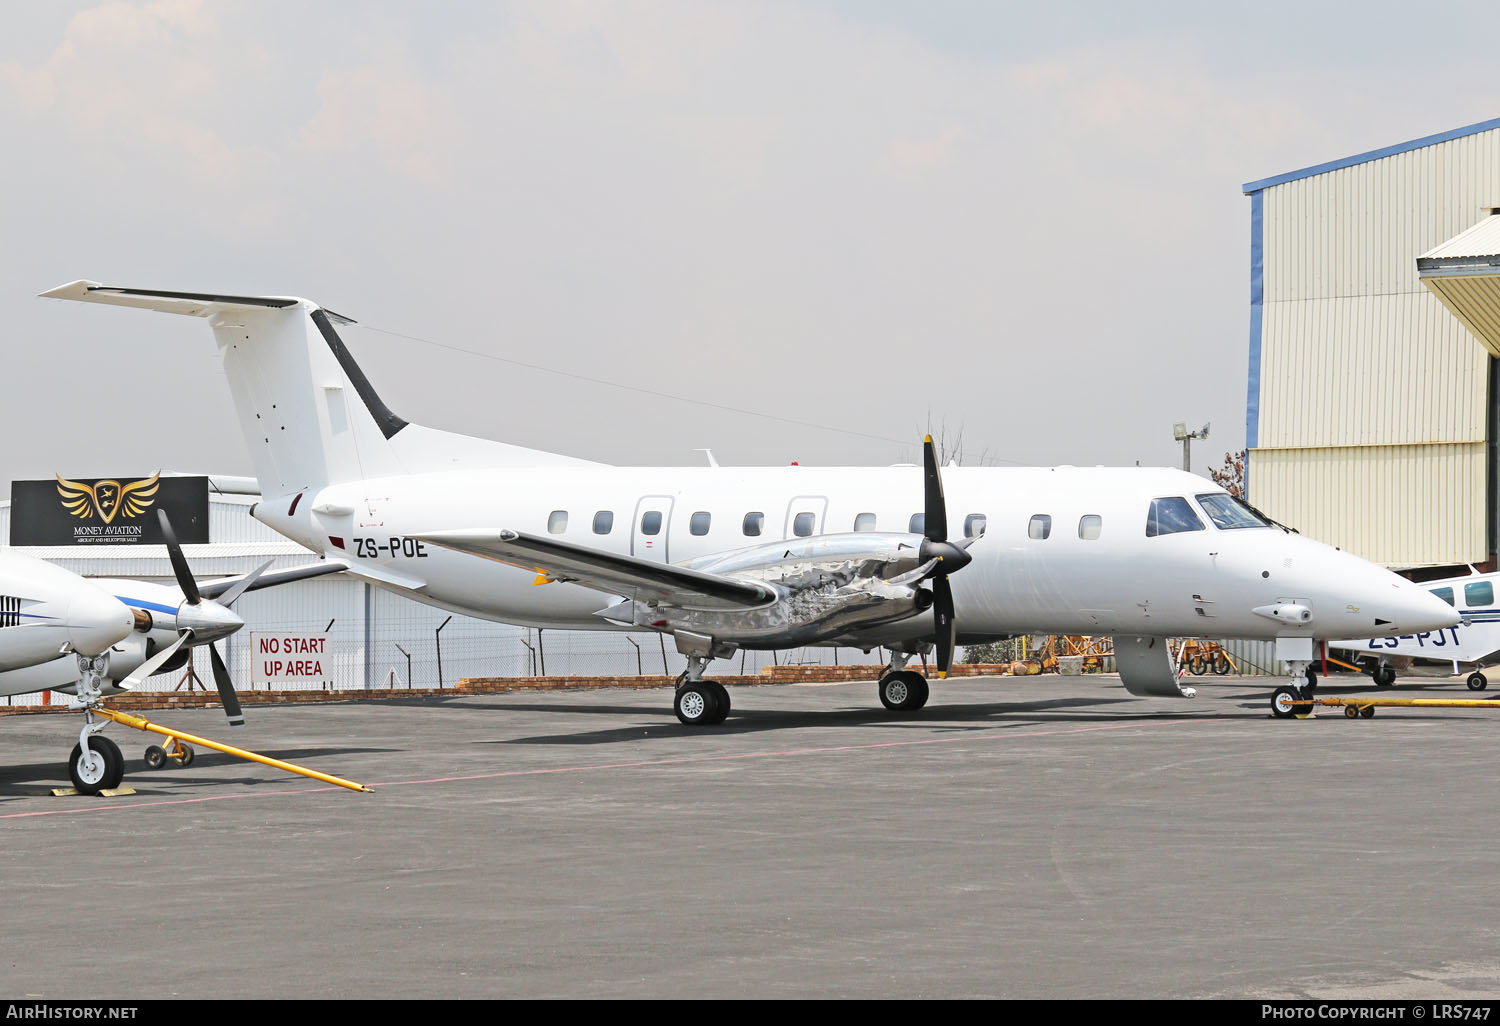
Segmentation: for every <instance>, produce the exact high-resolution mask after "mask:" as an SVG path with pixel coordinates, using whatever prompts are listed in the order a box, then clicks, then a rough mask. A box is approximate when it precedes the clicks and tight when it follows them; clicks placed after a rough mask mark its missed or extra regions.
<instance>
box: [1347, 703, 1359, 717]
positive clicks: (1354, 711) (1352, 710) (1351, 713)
mask: <svg viewBox="0 0 1500 1026" xmlns="http://www.w3.org/2000/svg"><path fill="white" fill-rule="evenodd" d="M1344 715H1345V716H1347V717H1349V718H1350V719H1351V720H1357V719H1359V706H1357V705H1346V706H1344Z"/></svg>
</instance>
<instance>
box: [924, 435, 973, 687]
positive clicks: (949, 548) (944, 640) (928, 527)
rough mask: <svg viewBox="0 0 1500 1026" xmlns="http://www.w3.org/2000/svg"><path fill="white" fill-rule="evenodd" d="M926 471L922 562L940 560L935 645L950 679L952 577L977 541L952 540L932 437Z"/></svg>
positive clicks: (934, 574)
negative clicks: (950, 578) (949, 578)
mask: <svg viewBox="0 0 1500 1026" xmlns="http://www.w3.org/2000/svg"><path fill="white" fill-rule="evenodd" d="M922 470H923V491H924V494H923V515H922V533H923V535H924V536H925V538H924V540H923V542H922V547H921V549H920V555H919V557H918V558H920V559H921V560H923V561H924V562H925V561H927V560H936V561H937V562H936V563H935V564H934V565H933V568H932V570H931V571H930V578H931V580H932V600H933V601H932V619H933V625H934V632H933V633H934V637H933V641H934V643H935V644H936V647H937V667H938V677H940V678H942V677H947V676H948V670H949V668H950V667H951V666H952V665H953V649H954V646H955V643H956V642H957V633H958V631H957V625H956V624H955V622H954V619H953V587H952V585H950V584H949V583H948V575H949V574H951V573H953V572H955V571H957V570H962V569H963V568H964V567H966V566H968V565H969V563H970V562H971V561H972V560H973V559H974V557H973V556H971V555H970V554H969V551H968V550H969V546H970V545H973V544H974V542H975V541H976V540H977V539H975V538H965V539H964V540H963V541H961V542H950V541H949V540H948V504H947V502H946V501H944V499H943V479H942V476H941V475H940V474H939V473H938V460H937V448H936V447H935V446H934V445H933V444H932V436H931V435H928V436H927V440H926V441H925V442H923V443H922Z"/></svg>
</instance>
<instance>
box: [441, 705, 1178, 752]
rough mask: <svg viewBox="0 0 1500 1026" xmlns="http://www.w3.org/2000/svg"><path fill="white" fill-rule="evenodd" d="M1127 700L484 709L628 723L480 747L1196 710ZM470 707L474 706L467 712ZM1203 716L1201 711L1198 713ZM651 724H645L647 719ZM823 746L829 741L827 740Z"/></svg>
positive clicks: (945, 727) (1154, 716) (1155, 716)
mask: <svg viewBox="0 0 1500 1026" xmlns="http://www.w3.org/2000/svg"><path fill="white" fill-rule="evenodd" d="M1134 703H1135V700H1134V699H1130V698H1076V697H1070V698H1057V699H1048V700H1044V701H1018V702H984V703H980V704H969V705H938V704H932V705H929V706H928V707H927V709H926V710H924V711H922V712H909V713H894V712H887V711H886V710H884V709H869V708H862V709H829V710H806V709H775V708H770V709H758V708H754V707H746V706H748V702H746V703H745V704H743V705H738V706H736V708H735V711H734V712H733V713H732V714H731V715H730V717H729V719H727V720H725V721H724V722H723V723H721V724H719V725H717V726H712V727H687V726H683V725H682V724H681V723H678V722H677V718H676V716H675V715H674V714H673V713H672V711H671V710H670V709H660V710H656V709H650V708H642V707H640V706H623V707H622V706H618V705H604V704H601V705H597V706H596V705H585V704H573V703H569V704H567V705H563V704H551V703H545V702H529V703H524V704H515V705H501V704H494V705H485V706H483V707H482V708H486V709H491V710H494V711H495V712H499V713H504V712H507V711H508V712H523V711H530V712H542V713H554V714H557V715H560V716H568V715H574V714H578V715H584V716H595V715H609V716H627V717H630V720H631V722H628V723H622V724H619V725H616V726H611V727H608V728H604V729H599V730H581V731H576V732H569V733H566V734H543V735H535V736H532V737H518V738H501V739H495V740H489V741H483V742H476V743H480V744H505V745H608V744H616V743H620V742H624V741H639V740H641V738H642V736H643V734H644V735H645V736H652V735H656V736H660V735H664V734H667V733H671V734H689V735H703V736H711V737H722V736H726V735H732V734H762V733H770V732H773V731H779V730H789V729H794V728H806V727H822V728H825V729H826V728H830V727H832V728H847V727H880V728H885V729H887V730H893V731H909V730H924V731H927V732H929V733H931V732H934V731H936V732H939V733H941V732H950V731H951V732H958V731H967V730H992V729H995V728H997V727H1004V728H1015V729H1021V728H1025V727H1027V726H1030V725H1032V724H1035V723H1038V722H1042V723H1128V722H1130V721H1132V720H1141V721H1146V720H1159V719H1161V718H1162V717H1163V716H1164V715H1171V714H1172V713H1174V712H1175V713H1189V712H1192V710H1189V709H1185V708H1184V709H1179V710H1170V711H1169V710H1163V709H1155V710H1146V709H1140V708H1137V709H1136V710H1134V711H1125V710H1119V711H1106V710H1108V709H1111V708H1113V707H1115V706H1122V705H1131V704H1134ZM467 708H476V707H475V706H468V707H467ZM1201 711H1203V710H1200V712H1201ZM643 718H649V719H650V721H651V722H650V723H649V724H646V725H643V724H642V722H641V721H642V719H643ZM825 740H826V739H825Z"/></svg>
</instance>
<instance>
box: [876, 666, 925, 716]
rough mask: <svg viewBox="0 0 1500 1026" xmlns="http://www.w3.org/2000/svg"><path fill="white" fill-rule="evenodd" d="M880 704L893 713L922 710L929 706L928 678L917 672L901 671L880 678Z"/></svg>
mask: <svg viewBox="0 0 1500 1026" xmlns="http://www.w3.org/2000/svg"><path fill="white" fill-rule="evenodd" d="M878 688H879V693H880V704H881V705H883V706H885V707H886V708H887V709H889V710H891V712H905V711H907V710H909V709H920V708H922V706H924V705H926V704H927V678H926V677H924V676H922V675H921V674H920V673H917V672H916V671H915V670H899V671H897V672H896V673H888V674H886V675H885V676H884V677H882V678H880V683H879V685H878Z"/></svg>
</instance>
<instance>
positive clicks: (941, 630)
mask: <svg viewBox="0 0 1500 1026" xmlns="http://www.w3.org/2000/svg"><path fill="white" fill-rule="evenodd" d="M932 599H933V602H932V622H933V625H934V634H935V637H934V639H933V640H934V641H936V642H937V669H938V677H939V678H944V677H947V676H948V670H949V668H950V667H951V666H952V665H953V646H954V644H955V642H956V641H957V637H956V635H957V624H955V622H954V620H953V588H952V587H951V586H950V585H949V584H948V575H947V574H938V575H937V576H936V577H934V578H933V579H932Z"/></svg>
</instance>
